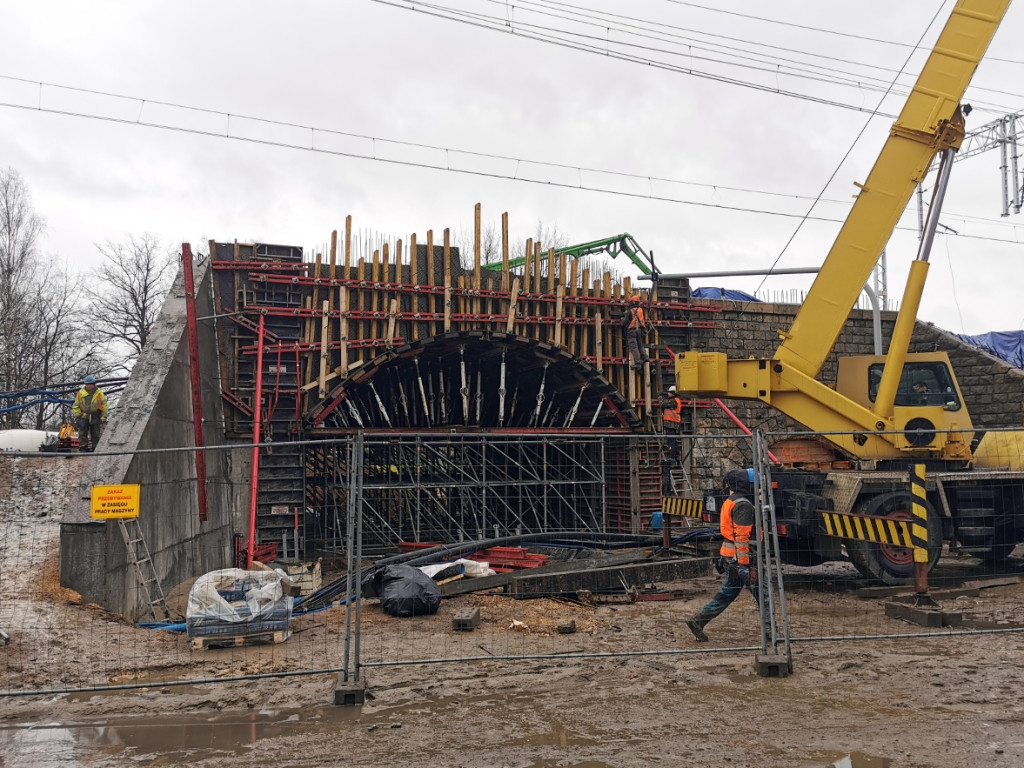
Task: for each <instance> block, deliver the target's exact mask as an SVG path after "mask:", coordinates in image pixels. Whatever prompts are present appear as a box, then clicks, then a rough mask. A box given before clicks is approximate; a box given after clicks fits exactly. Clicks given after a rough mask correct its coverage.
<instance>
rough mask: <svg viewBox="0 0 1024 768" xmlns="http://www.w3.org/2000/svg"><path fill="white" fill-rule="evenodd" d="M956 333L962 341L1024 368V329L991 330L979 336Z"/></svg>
mask: <svg viewBox="0 0 1024 768" xmlns="http://www.w3.org/2000/svg"><path fill="white" fill-rule="evenodd" d="M954 335H955V336H956V337H957V338H958V339H960V341H964V342H967V343H968V344H970V345H971V346H974V347H978V348H980V349H983V350H985V351H986V352H988V353H989V354H990V355H995V356H996V357H998V358H999V359H1000V360H1005V361H1006V362H1008V363H1009V364H1010V365H1012V366H1014V367H1016V368H1024V331H991V332H989V333H979V334H978V335H977V336H961V335H960V334H959V333H957V334H954Z"/></svg>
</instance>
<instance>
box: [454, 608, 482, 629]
mask: <svg viewBox="0 0 1024 768" xmlns="http://www.w3.org/2000/svg"><path fill="white" fill-rule="evenodd" d="M479 625H480V609H479V608H463V609H461V610H460V611H458V612H457V613H456V614H455V615H454V616H452V630H454V631H455V632H472V631H473V630H474V629H476V628H477V627H478V626H479Z"/></svg>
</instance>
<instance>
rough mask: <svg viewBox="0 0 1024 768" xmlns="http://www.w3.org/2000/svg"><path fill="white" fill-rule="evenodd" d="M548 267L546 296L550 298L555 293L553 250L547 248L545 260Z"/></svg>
mask: <svg viewBox="0 0 1024 768" xmlns="http://www.w3.org/2000/svg"><path fill="white" fill-rule="evenodd" d="M545 261H546V262H547V267H548V287H547V291H546V292H547V294H548V295H549V296H550V295H551V294H553V293H554V292H555V249H554V248H548V257H547V259H545Z"/></svg>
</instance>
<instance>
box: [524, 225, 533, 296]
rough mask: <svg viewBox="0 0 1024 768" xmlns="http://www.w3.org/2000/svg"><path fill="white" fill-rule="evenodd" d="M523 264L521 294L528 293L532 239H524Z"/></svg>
mask: <svg viewBox="0 0 1024 768" xmlns="http://www.w3.org/2000/svg"><path fill="white" fill-rule="evenodd" d="M523 257H524V259H525V262H524V263H523V293H529V292H530V274H531V269H530V262H532V261H533V238H530V237H528V238H526V247H525V249H524V251H523Z"/></svg>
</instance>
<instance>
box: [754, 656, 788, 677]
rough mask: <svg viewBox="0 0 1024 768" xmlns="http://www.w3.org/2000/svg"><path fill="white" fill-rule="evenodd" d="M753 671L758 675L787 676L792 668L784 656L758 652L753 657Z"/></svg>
mask: <svg viewBox="0 0 1024 768" xmlns="http://www.w3.org/2000/svg"><path fill="white" fill-rule="evenodd" d="M754 671H756V672H757V676H758V677H789V673H790V672H792V669H791V668H790V666H789V659H787V658H786V657H785V656H780V655H778V654H769V653H759V654H757V656H755V657H754Z"/></svg>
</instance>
